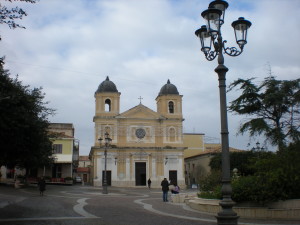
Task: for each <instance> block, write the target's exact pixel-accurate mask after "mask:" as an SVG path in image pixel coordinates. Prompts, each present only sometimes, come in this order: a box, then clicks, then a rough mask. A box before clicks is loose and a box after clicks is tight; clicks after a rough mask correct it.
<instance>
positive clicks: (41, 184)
mask: <svg viewBox="0 0 300 225" xmlns="http://www.w3.org/2000/svg"><path fill="white" fill-rule="evenodd" d="M38 186H39V190H40V195H41V196H43V195H44V191H45V190H46V181H45V179H44V177H42V178H41V179H40V180H39V182H38Z"/></svg>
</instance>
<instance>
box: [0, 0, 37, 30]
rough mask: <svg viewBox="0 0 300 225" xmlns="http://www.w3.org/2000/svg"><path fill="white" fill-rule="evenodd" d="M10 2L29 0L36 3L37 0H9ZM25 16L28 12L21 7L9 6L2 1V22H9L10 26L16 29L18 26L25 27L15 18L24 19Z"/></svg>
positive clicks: (26, 0) (0, 14)
mask: <svg viewBox="0 0 300 225" xmlns="http://www.w3.org/2000/svg"><path fill="white" fill-rule="evenodd" d="M7 1H9V2H13V1H20V2H29V3H36V0H7ZM23 16H27V13H26V12H25V11H24V10H23V9H21V8H19V7H14V8H7V7H6V6H3V5H2V4H1V3H0V24H7V25H8V26H9V27H10V28H12V29H14V28H17V27H20V28H25V27H24V26H21V25H19V24H17V23H16V22H15V20H18V19H20V20H21V19H23Z"/></svg>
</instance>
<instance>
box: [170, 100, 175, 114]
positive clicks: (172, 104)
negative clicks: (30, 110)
mask: <svg viewBox="0 0 300 225" xmlns="http://www.w3.org/2000/svg"><path fill="white" fill-rule="evenodd" d="M169 113H174V102H172V101H170V102H169Z"/></svg>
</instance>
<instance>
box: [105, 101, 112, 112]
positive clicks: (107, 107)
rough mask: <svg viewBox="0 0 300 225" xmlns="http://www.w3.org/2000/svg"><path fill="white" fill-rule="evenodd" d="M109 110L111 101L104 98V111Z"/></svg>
mask: <svg viewBox="0 0 300 225" xmlns="http://www.w3.org/2000/svg"><path fill="white" fill-rule="evenodd" d="M110 111H111V101H110V99H106V100H105V112H110Z"/></svg>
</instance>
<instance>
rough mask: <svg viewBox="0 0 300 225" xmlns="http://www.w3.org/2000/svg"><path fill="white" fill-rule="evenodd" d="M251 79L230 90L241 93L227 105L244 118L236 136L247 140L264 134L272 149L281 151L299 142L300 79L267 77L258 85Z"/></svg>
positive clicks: (231, 86)
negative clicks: (240, 135)
mask: <svg viewBox="0 0 300 225" xmlns="http://www.w3.org/2000/svg"><path fill="white" fill-rule="evenodd" d="M253 81H254V78H250V79H246V80H244V79H238V80H236V81H234V82H233V83H232V84H230V86H229V91H231V90H233V89H234V88H239V89H241V90H242V94H241V96H239V97H238V98H237V99H235V100H233V101H232V102H230V105H229V111H231V112H233V113H235V114H238V115H244V116H247V117H248V118H247V120H246V122H245V123H242V124H241V126H240V128H239V133H241V134H243V133H244V132H246V131H249V133H250V136H254V135H260V134H264V135H265V136H266V138H267V140H268V141H270V143H271V144H272V145H277V146H278V148H279V149H284V148H285V147H286V145H287V144H288V143H291V142H296V141H298V140H299V139H300V79H296V80H276V79H275V77H273V76H269V77H267V78H265V79H264V81H263V82H262V83H261V84H260V85H256V84H254V83H253Z"/></svg>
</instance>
